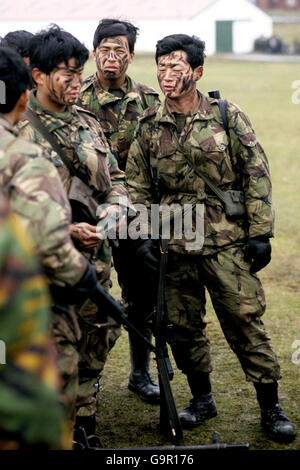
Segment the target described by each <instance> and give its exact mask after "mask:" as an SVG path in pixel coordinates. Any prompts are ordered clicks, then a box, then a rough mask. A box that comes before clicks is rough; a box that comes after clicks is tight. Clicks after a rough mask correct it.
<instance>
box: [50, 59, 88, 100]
mask: <svg viewBox="0 0 300 470" xmlns="http://www.w3.org/2000/svg"><path fill="white" fill-rule="evenodd" d="M82 73H83V67H77V65H76V59H74V58H71V59H70V60H69V62H68V63H65V62H61V63H60V64H58V66H57V67H56V68H55V69H54V70H52V72H51V73H50V74H49V75H47V80H46V82H45V85H46V88H47V89H48V98H49V99H50V100H51V101H53V102H55V103H57V104H59V105H64V106H71V105H73V104H75V103H76V101H77V99H78V96H79V92H80V88H81V86H82V82H83V78H82Z"/></svg>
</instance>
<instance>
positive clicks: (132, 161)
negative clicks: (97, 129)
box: [126, 123, 154, 207]
mask: <svg viewBox="0 0 300 470" xmlns="http://www.w3.org/2000/svg"><path fill="white" fill-rule="evenodd" d="M144 127H145V124H143V123H139V124H138V125H137V128H136V131H135V134H134V138H133V141H132V144H131V146H130V149H129V152H128V159H127V164H126V183H127V188H128V193H129V196H130V198H131V201H132V202H133V203H134V204H144V205H145V206H147V207H150V205H151V204H152V203H153V202H154V201H153V191H152V175H151V168H150V162H149V156H148V148H149V143H148V139H147V138H146V134H147V130H145V129H144Z"/></svg>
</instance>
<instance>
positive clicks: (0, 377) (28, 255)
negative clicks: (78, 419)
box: [0, 194, 71, 449]
mask: <svg viewBox="0 0 300 470" xmlns="http://www.w3.org/2000/svg"><path fill="white" fill-rule="evenodd" d="M5 206H6V202H5V199H4V197H3V195H2V194H0V226H1V230H0V278H1V298H0V331H1V340H2V341H4V342H5V345H6V361H5V362H6V363H5V364H4V365H1V366H0V416H1V420H0V421H1V425H0V427H1V431H2V437H3V432H4V435H5V438H6V439H8V441H10V440H11V439H12V440H14V439H17V440H18V442H16V444H20V442H19V439H20V440H21V442H23V443H25V444H26V445H29V446H31V445H35V444H41V445H44V446H47V448H56V449H58V448H66V449H69V448H70V447H71V436H67V435H64V434H65V433H64V434H63V422H64V415H63V411H62V409H61V407H60V405H59V395H58V385H59V377H58V373H57V368H56V364H55V358H54V353H53V351H52V346H51V344H50V338H49V335H48V330H49V325H48V322H49V314H50V298H49V295H48V290H47V288H46V283H45V279H44V277H43V276H42V275H41V273H40V270H39V266H38V263H37V260H36V257H35V253H34V249H33V245H32V243H31V240H29V237H28V236H27V234H26V232H25V231H24V229H23V228H22V226H21V223H20V220H19V219H18V218H17V217H16V216H15V215H12V214H11V213H10V212H8V210H7V206H6V207H5ZM16 404H17V405H16ZM62 438H63V441H64V442H63V441H62V440H61V439H62ZM65 439H67V441H66V442H65ZM2 442H3V441H2ZM0 448H2V447H1V439H0ZM4 448H5V447H4Z"/></svg>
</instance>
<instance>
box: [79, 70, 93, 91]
mask: <svg viewBox="0 0 300 470" xmlns="http://www.w3.org/2000/svg"><path fill="white" fill-rule="evenodd" d="M94 76H95V75H94V74H92V75H89V76H88V77H86V78H85V79H84V80H83V84H82V87H81V90H80V94H81V93H83V92H85V91H87V90H88V89H89V88H90V87H91V86H92V85H93V81H94Z"/></svg>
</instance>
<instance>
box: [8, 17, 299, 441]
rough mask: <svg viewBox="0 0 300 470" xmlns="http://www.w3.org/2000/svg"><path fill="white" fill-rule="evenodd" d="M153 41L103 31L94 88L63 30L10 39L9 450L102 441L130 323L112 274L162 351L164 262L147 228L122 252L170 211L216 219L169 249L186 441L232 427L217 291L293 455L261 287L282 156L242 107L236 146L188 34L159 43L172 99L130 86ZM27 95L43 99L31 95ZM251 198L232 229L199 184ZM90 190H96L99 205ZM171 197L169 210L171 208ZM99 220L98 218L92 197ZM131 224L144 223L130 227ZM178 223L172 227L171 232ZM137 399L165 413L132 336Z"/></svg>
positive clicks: (117, 27) (263, 404)
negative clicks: (215, 342) (159, 309)
mask: <svg viewBox="0 0 300 470" xmlns="http://www.w3.org/2000/svg"><path fill="white" fill-rule="evenodd" d="M137 34H138V28H137V27H135V26H134V25H133V24H131V23H129V22H127V21H120V20H117V19H102V20H101V21H100V22H99V25H98V27H97V29H96V31H95V34H94V42H93V48H94V50H93V55H94V59H95V62H96V66H97V71H96V73H95V74H94V75H92V76H90V77H88V78H86V79H85V80H83V79H82V75H83V70H84V65H85V63H86V61H87V60H88V57H89V51H88V50H87V48H86V47H85V46H84V45H83V44H82V43H80V41H78V40H77V39H76V38H75V37H74V36H72V35H71V34H70V33H68V32H66V31H64V30H62V29H61V28H60V27H58V26H57V25H51V26H50V27H49V28H48V29H47V30H44V31H41V32H39V33H37V34H34V35H33V34H31V33H28V32H26V31H17V32H12V33H9V34H8V35H6V36H5V37H4V38H3V39H2V40H1V47H0V80H1V81H2V83H4V84H5V91H6V99H5V103H4V104H3V103H1V104H0V185H1V199H0V203H1V204H0V209H1V210H0V219H1V221H0V223H1V230H0V239H1V243H0V255H1V257H0V259H1V278H2V279H1V280H2V282H1V293H2V295H1V297H0V299H1V300H0V302H1V315H0V325H1V328H0V335H1V338H0V339H1V340H4V341H5V342H6V344H7V358H6V360H7V363H6V364H5V366H0V449H11V448H14V449H22V448H45V449H47V448H50V449H71V448H73V446H75V448H76V445H80V444H82V442H80V439H81V438H80V436H82V435H84V436H85V437H86V438H87V440H86V441H85V443H86V442H87V443H88V445H89V446H91V447H97V446H101V443H100V441H99V438H98V436H97V432H96V409H97V398H98V393H97V392H98V390H99V380H100V378H101V373H102V370H103V367H104V364H105V361H106V359H107V355H108V353H109V351H110V350H111V349H112V347H113V346H114V345H115V343H116V341H117V339H118V337H119V336H120V334H121V327H120V325H119V324H118V323H117V322H116V321H115V320H113V319H112V318H111V317H110V316H109V314H108V312H106V311H103V308H101V303H97V304H96V303H95V302H94V301H93V300H91V299H92V298H93V295H92V293H93V292H94V291H95V289H96V286H97V285H98V283H100V284H101V285H102V286H103V287H104V288H105V289H107V290H109V288H110V286H111V279H110V278H111V268H112V263H113V265H114V267H115V269H116V271H117V275H118V282H119V285H120V287H121V290H122V302H123V305H124V308H125V309H126V313H127V315H128V319H130V320H131V321H132V322H133V323H134V324H135V326H136V327H138V329H139V330H140V331H141V332H142V334H143V335H144V337H145V338H146V339H148V340H149V341H151V338H152V333H153V332H152V325H153V311H154V310H155V309H154V304H155V289H153V286H155V285H156V279H157V275H158V271H159V262H160V246H159V240H157V237H155V238H153V237H151V234H150V233H149V231H148V224H146V225H147V227H143V230H144V232H143V233H142V234H141V236H140V237H139V238H137V239H130V238H129V237H128V238H125V239H120V240H118V241H117V243H115V242H114V243H113V242H112V240H110V239H109V238H108V237H107V236H106V234H105V233H104V232H103V230H101V228H100V229H99V223H100V227H101V222H105V220H108V219H109V218H110V217H113V220H115V227H114V228H115V230H116V232H118V230H120V229H121V227H122V226H124V224H126V222H127V217H126V215H127V214H129V212H130V213H131V217H132V218H134V217H135V215H134V214H137V212H136V205H137V204H143V205H144V206H145V207H146V208H147V210H148V211H149V220H150V219H151V206H152V204H153V203H155V202H157V201H158V199H159V203H160V204H163V205H168V206H169V207H172V205H173V204H177V205H178V204H179V206H180V207H182V208H183V209H184V208H185V207H186V206H187V205H190V206H191V207H193V210H194V209H195V208H196V206H199V205H200V206H201V207H202V209H203V218H202V219H201V220H202V225H203V226H202V227H201V230H202V231H203V234H204V236H203V241H202V244H201V246H198V247H197V248H195V249H192V250H190V249H187V240H185V239H184V237H183V238H182V237H181V238H180V239H176V237H175V236H174V237H172V236H171V238H170V240H169V244H168V251H169V253H168V265H167V272H166V277H165V292H164V295H165V308H166V316H167V320H168V322H169V323H170V324H172V330H173V338H172V342H171V348H172V353H173V355H174V359H175V361H176V364H177V366H178V368H179V369H180V370H181V371H182V372H183V373H184V374H185V375H186V376H187V381H188V384H189V386H190V390H191V394H192V399H191V401H190V403H189V404H188V406H187V407H186V408H185V409H184V410H182V411H181V412H180V413H179V418H180V421H181V424H182V426H183V427H184V428H186V429H191V428H193V427H196V426H199V425H201V424H202V423H203V421H204V420H205V419H208V418H212V417H214V416H216V415H217V409H216V403H215V400H214V398H213V395H212V392H211V384H210V378H209V374H210V372H211V371H212V364H211V359H210V347H209V340H208V338H207V336H206V334H205V325H206V324H205V290H207V291H208V292H209V294H210V296H211V299H212V302H213V306H214V309H215V311H216V314H217V317H218V319H219V322H220V324H221V327H222V329H223V332H224V335H225V337H226V339H227V341H228V344H229V345H230V347H231V348H232V350H233V351H234V352H235V353H236V355H237V357H238V359H239V360H240V363H241V366H242V368H243V370H244V372H245V375H246V379H247V380H249V381H251V382H253V384H254V387H255V390H256V393H257V399H258V403H259V405H260V408H261V423H262V426H263V428H264V429H265V431H266V433H267V435H268V436H269V437H270V438H271V439H274V440H275V441H279V442H286V443H288V442H291V441H293V439H294V438H295V435H296V434H295V429H294V426H293V424H292V423H291V421H290V420H289V418H288V417H287V416H286V414H285V413H284V411H283V410H282V407H281V405H280V403H279V399H278V390H277V388H278V387H277V381H278V379H280V377H281V375H280V368H279V364H278V361H277V357H276V354H275V352H274V350H273V348H272V345H271V343H270V338H269V336H268V334H267V332H266V330H265V327H264V324H263V322H262V320H261V316H262V315H263V313H264V311H265V299H264V292H263V288H262V286H261V283H260V281H259V278H258V277H257V275H256V272H257V271H259V269H262V268H263V267H264V266H265V265H266V264H268V262H269V261H270V259H271V245H270V241H269V239H270V238H271V237H272V236H273V218H274V216H273V208H272V202H271V182H270V175H269V169H268V162H267V158H266V156H265V154H264V151H263V149H262V147H261V145H260V144H259V142H258V140H257V137H256V135H255V133H254V130H253V128H252V126H251V123H250V121H249V119H248V118H247V116H246V115H245V114H244V113H243V112H242V111H241V110H240V109H239V108H238V106H236V105H234V104H233V103H228V106H227V116H228V123H229V133H228V135H227V133H226V132H225V130H224V125H223V123H222V118H221V115H220V109H219V100H218V99H217V98H207V97H206V96H204V95H203V94H202V93H200V92H199V91H198V90H197V82H198V80H199V79H200V78H201V76H202V74H203V63H204V57H205V54H204V48H205V44H204V42H203V41H201V40H200V39H199V38H197V37H195V36H188V35H182V34H174V35H171V36H167V37H165V38H163V39H162V40H161V41H158V43H157V46H156V57H155V58H156V63H157V77H158V83H159V85H160V88H161V90H162V93H163V95H164V96H165V100H164V102H163V103H161V102H160V99H159V95H158V93H157V92H156V91H155V90H154V89H152V88H149V87H148V86H146V85H144V84H140V83H136V82H135V81H134V80H133V79H132V78H130V77H129V76H128V75H127V69H128V66H129V65H130V63H131V62H132V61H133V60H134V46H135V41H136V37H137ZM29 90H30V91H29ZM194 167H197V168H198V169H199V170H200V171H202V172H203V173H204V175H206V177H207V178H211V180H212V181H213V183H214V184H215V185H216V186H218V187H219V188H220V189H222V190H223V191H225V190H241V191H243V194H244V197H245V207H246V212H245V214H244V215H242V216H239V217H237V218H233V217H230V216H228V214H226V211H225V209H224V205H223V204H222V202H221V201H220V199H219V198H218V197H217V196H216V194H214V192H213V191H212V190H211V188H210V185H209V184H207V182H205V180H204V179H202V178H201V177H199V175H198V173H197V170H195V169H194ZM82 188H85V189H84V190H83V189H82ZM157 188H159V195H158V194H157ZM88 193H89V194H92V195H93V197H94V198H96V200H97V201H98V203H99V207H98V210H97V213H96V214H95V215H91V212H88V213H87V212H86V211H83V209H82V208H83V207H86V205H85V204H86V202H85V201H84V199H86V198H87V197H88V196H87V194H88ZM132 214H133V215H132ZM161 222H162V223H163V220H161ZM129 345H130V358H131V371H130V375H129V382H128V388H129V390H131V391H133V392H135V393H136V394H137V395H138V396H139V397H140V398H141V399H142V400H143V401H144V402H146V403H150V404H157V403H159V401H160V390H159V386H158V384H157V383H156V382H155V380H154V378H153V377H152V375H151V373H150V370H149V359H150V350H149V347H148V346H147V342H146V341H142V340H141V339H140V338H138V337H137V336H136V335H133V334H132V333H130V332H129Z"/></svg>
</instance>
